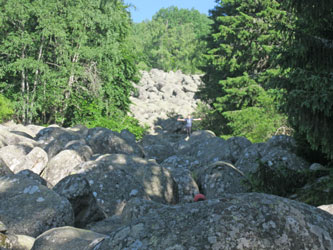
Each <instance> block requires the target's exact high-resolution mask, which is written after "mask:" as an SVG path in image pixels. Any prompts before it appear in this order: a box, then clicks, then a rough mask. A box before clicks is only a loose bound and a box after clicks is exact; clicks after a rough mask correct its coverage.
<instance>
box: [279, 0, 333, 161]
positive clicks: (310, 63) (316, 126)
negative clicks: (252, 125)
mask: <svg viewBox="0 0 333 250" xmlns="http://www.w3.org/2000/svg"><path fill="white" fill-rule="evenodd" d="M287 2H288V3H289V13H290V14H291V15H296V16H297V21H296V23H295V27H294V28H293V29H290V28H288V27H285V29H284V31H285V32H286V33H287V34H288V35H289V37H290V41H289V43H288V44H287V46H285V47H283V49H284V51H283V52H284V53H283V57H282V58H281V64H282V65H283V66H284V75H283V77H281V78H280V79H279V81H278V84H277V85H278V86H279V87H280V88H283V89H284V90H285V91H286V93H287V95H286V106H285V108H286V112H287V114H288V116H289V120H290V123H291V124H292V126H293V127H294V128H295V130H296V132H297V133H298V138H302V137H303V139H305V141H307V142H309V144H310V145H311V147H312V148H313V149H315V150H321V151H322V152H324V153H325V154H327V156H328V157H329V158H331V159H333V143H332V142H333V127H332V124H333V85H332V80H333V75H332V66H333V14H332V13H333V2H332V1H326V0H318V1H314V0H308V1H299V0H289V1H287Z"/></svg>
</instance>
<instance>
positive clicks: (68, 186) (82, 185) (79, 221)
mask: <svg viewBox="0 0 333 250" xmlns="http://www.w3.org/2000/svg"><path fill="white" fill-rule="evenodd" d="M53 191H55V192H56V193H58V194H59V195H61V196H64V197H66V198H67V199H68V200H69V202H70V203H71V204H72V208H73V211H74V218H75V222H74V226H75V227H80V228H82V227H84V226H86V225H87V224H89V223H91V222H94V221H98V220H102V219H104V218H105V215H104V213H103V211H102V209H101V208H100V207H99V206H98V205H97V201H96V199H95V197H94V195H93V192H92V190H91V188H90V185H89V183H88V181H87V179H86V178H84V177H83V176H82V175H78V174H75V175H70V176H67V177H65V178H64V179H62V180H61V181H60V182H58V183H57V185H55V186H54V187H53Z"/></svg>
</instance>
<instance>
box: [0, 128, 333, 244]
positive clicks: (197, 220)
mask: <svg viewBox="0 0 333 250" xmlns="http://www.w3.org/2000/svg"><path fill="white" fill-rule="evenodd" d="M0 145H1V148H0V247H1V249H34V250H39V249H40V250H42V249H43V250H44V249H57V250H59V249H60V250H61V249H74V250H75V249H78V250H79V249H333V227H332V225H333V215H331V214H330V213H328V212H325V211H324V210H322V209H319V208H316V207H312V206H309V205H306V204H304V203H300V202H297V201H292V200H289V199H286V198H281V197H278V196H273V195H268V194H264V193H250V192H249V189H248V188H249V187H248V186H245V185H244V184H243V181H242V180H244V178H246V177H245V174H246V173H250V172H254V171H255V170H256V169H257V168H258V159H259V160H261V161H263V162H267V164H269V165H271V166H274V164H275V163H276V162H284V163H286V166H287V167H288V168H289V169H290V170H291V171H298V170H300V169H311V166H310V163H308V162H306V161H304V160H303V159H301V158H299V157H297V156H296V155H295V154H294V142H293V140H292V139H291V138H289V137H287V136H276V137H273V138H272V139H270V140H269V141H268V142H267V143H262V144H252V143H251V142H249V141H248V140H246V139H245V138H231V139H229V140H227V141H225V140H223V139H221V138H217V137H216V136H215V135H214V134H213V133H212V132H209V131H196V132H194V133H193V135H192V136H191V137H190V139H189V140H184V137H183V135H181V134H156V135H147V136H145V137H144V138H143V139H142V141H140V142H136V141H135V138H134V136H133V135H131V134H130V133H129V132H128V131H122V132H121V133H117V132H113V131H111V130H108V129H105V128H94V129H87V128H85V127H82V126H81V127H74V128H61V127H58V126H49V127H47V128H44V127H38V126H22V125H17V124H14V123H7V124H4V125H1V126H0ZM313 171H315V170H313ZM199 192H202V193H204V194H205V195H206V197H207V200H205V201H201V202H193V197H194V195H195V194H197V193H199ZM323 209H327V210H328V211H329V206H325V207H323Z"/></svg>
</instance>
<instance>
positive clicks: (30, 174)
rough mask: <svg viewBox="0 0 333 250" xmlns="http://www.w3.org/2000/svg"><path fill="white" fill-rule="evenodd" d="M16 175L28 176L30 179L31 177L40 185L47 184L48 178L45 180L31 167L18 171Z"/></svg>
mask: <svg viewBox="0 0 333 250" xmlns="http://www.w3.org/2000/svg"><path fill="white" fill-rule="evenodd" d="M16 176H23V177H27V178H29V179H31V180H33V181H35V182H37V183H39V184H40V185H43V186H47V182H46V180H44V179H43V178H42V177H41V176H39V175H38V174H36V173H34V172H32V171H31V170H29V169H24V170H21V171H20V172H18V173H17V174H16Z"/></svg>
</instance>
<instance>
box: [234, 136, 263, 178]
mask: <svg viewBox="0 0 333 250" xmlns="http://www.w3.org/2000/svg"><path fill="white" fill-rule="evenodd" d="M264 148H265V144H264V143H255V144H252V145H250V146H249V147H247V148H245V149H244V151H243V153H242V154H241V155H240V157H239V159H238V160H237V161H236V163H235V167H237V168H238V169H239V170H240V171H242V172H243V173H245V174H250V173H254V172H256V170H257V168H258V165H259V163H258V162H259V160H260V159H261V158H262V154H261V152H262V151H263V149H264Z"/></svg>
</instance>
